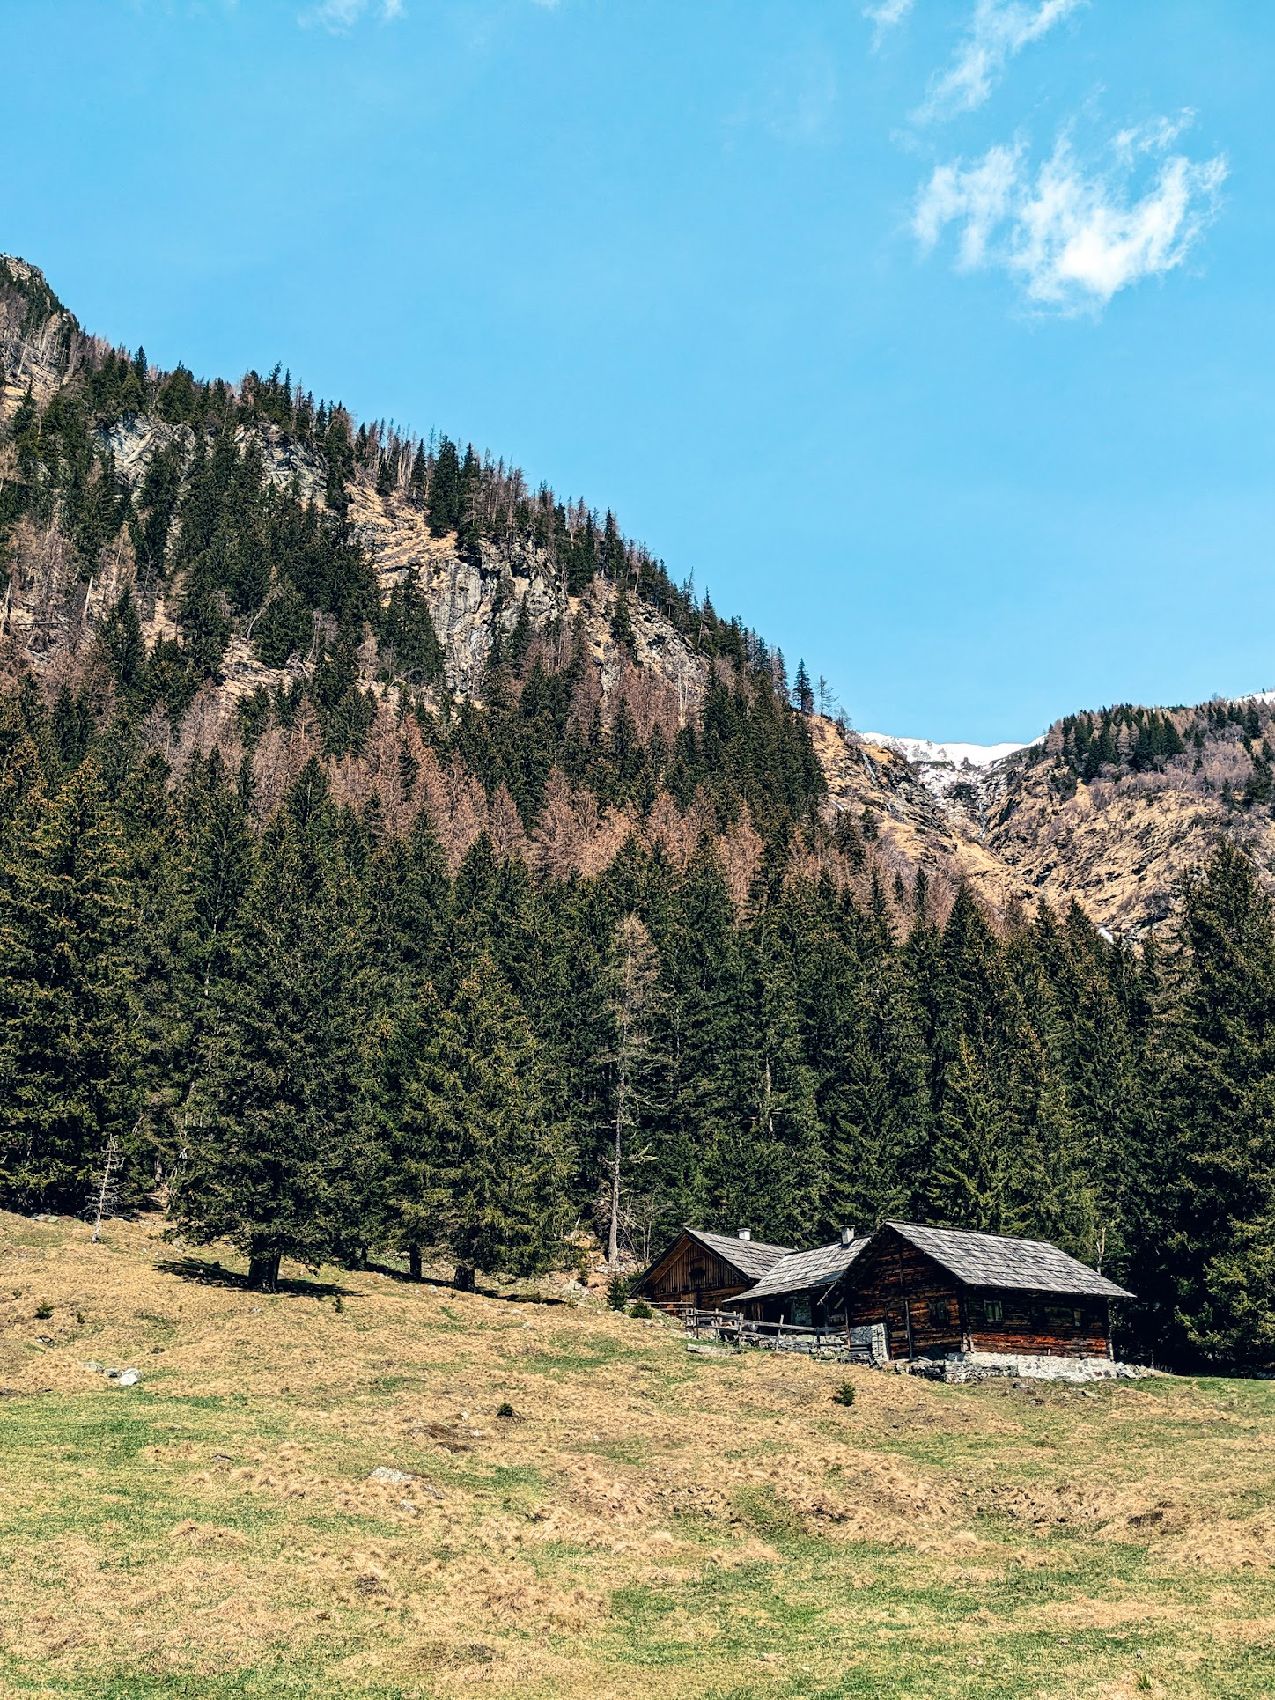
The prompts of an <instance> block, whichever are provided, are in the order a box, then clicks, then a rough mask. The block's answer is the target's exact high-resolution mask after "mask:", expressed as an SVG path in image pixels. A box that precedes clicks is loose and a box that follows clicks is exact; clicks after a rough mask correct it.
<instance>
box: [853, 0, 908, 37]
mask: <svg viewBox="0 0 1275 1700" xmlns="http://www.w3.org/2000/svg"><path fill="white" fill-rule="evenodd" d="M915 5H916V0H876V4H875V5H870V6H865V7H864V8H863V15H864V17H865V18H867V19H868V21H869V22H870V23H873V24H875V25H876V33H875V35H874V37H873V46H874V47H879V46H880V45H881V39H882V37H883V36H885V35H887V34H888V33H889V32H890V30H892V29H897V28H898V27H899V25H900V24H901V23H902V22H903V21H904V19H905V18H906V17H907V16H908V14H909V13H910V12H911V10H912V8H913V7H914V6H915Z"/></svg>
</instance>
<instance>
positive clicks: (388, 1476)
mask: <svg viewBox="0 0 1275 1700" xmlns="http://www.w3.org/2000/svg"><path fill="white" fill-rule="evenodd" d="M367 1479H368V1481H370V1482H386V1483H388V1485H389V1486H390V1487H404V1486H406V1484H407V1483H408V1482H414V1481H415V1480H416V1477H415V1476H414V1475H413V1474H412V1472H411V1471H410V1470H392V1469H390V1467H389V1465H388V1464H378V1465H377V1466H376V1468H375V1469H374V1470H371V1471H369V1472H368V1478H367Z"/></svg>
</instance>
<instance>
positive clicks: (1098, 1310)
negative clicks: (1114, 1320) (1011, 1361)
mask: <svg viewBox="0 0 1275 1700" xmlns="http://www.w3.org/2000/svg"><path fill="white" fill-rule="evenodd" d="M966 1308H967V1312H968V1317H969V1343H970V1349H971V1350H972V1351H975V1352H1023V1353H1029V1354H1031V1355H1032V1356H1036V1357H1062V1358H1105V1357H1109V1356H1110V1355H1111V1344H1110V1337H1111V1329H1110V1322H1109V1308H1110V1307H1109V1306H1108V1303H1107V1301H1106V1299H1095V1298H1069V1297H1067V1296H1066V1295H1065V1294H1059V1293H1029V1292H1014V1291H1010V1290H1007V1289H1004V1288H1001V1289H998V1290H996V1291H974V1290H971V1291H970V1292H969V1293H968V1294H967V1297H966Z"/></svg>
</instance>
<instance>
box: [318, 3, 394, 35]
mask: <svg viewBox="0 0 1275 1700" xmlns="http://www.w3.org/2000/svg"><path fill="white" fill-rule="evenodd" d="M405 10H406V8H405V6H404V4H403V0H319V3H318V4H317V5H315V6H311V7H309V8H308V10H306V11H304V12H302V13H301V16H300V19H299V22H300V23H302V24H304V25H306V26H307V27H308V26H310V25H312V24H317V25H318V26H319V28H320V29H325V30H331V31H332V33H333V34H334V35H341V34H343V33H344V32H345V31H346V30H350V29H353V28H354V26H355V24H358V23H362V21H363V19H364V18H377V19H379V20H380V22H381V23H383V24H392V23H393V22H394V20H395V19H396V18H401V17H402V16H403V13H404V11H405Z"/></svg>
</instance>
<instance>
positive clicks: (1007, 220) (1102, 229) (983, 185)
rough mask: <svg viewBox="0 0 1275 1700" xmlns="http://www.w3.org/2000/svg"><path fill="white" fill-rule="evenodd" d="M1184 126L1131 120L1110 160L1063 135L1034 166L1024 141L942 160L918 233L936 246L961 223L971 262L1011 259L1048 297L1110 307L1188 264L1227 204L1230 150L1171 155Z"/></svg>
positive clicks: (962, 262)
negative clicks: (1206, 155) (973, 156)
mask: <svg viewBox="0 0 1275 1700" xmlns="http://www.w3.org/2000/svg"><path fill="white" fill-rule="evenodd" d="M1183 127H1184V125H1183V123H1182V121H1177V122H1176V124H1175V123H1174V121H1171V120H1163V119H1162V120H1157V121H1156V124H1155V125H1144V126H1141V127H1140V128H1139V129H1138V130H1137V131H1121V132H1120V133H1119V134H1118V135H1117V136H1115V137H1114V138H1113V139H1112V142H1111V145H1110V150H1109V151H1110V156H1111V163H1110V164H1108V165H1106V166H1105V167H1104V166H1095V167H1087V166H1086V165H1084V164H1083V163H1082V162H1081V161H1080V160H1079V159H1078V158H1077V157H1076V154H1075V151H1074V149H1073V147H1072V145H1071V143H1070V141H1069V140H1068V139H1067V138H1065V137H1064V138H1063V139H1061V140H1060V141H1059V142H1058V143H1057V144H1056V145H1055V147H1054V151H1053V153H1052V154H1051V155H1050V156H1049V158H1048V159H1047V160H1045V161H1044V163H1043V164H1041V165H1040V166H1039V167H1037V168H1035V169H1034V170H1033V168H1032V166H1031V164H1030V161H1029V160H1028V158H1027V153H1026V149H1025V147H1024V146H1023V144H1022V143H1018V144H1016V145H1015V146H1013V147H1003V146H1002V147H994V148H989V149H988V151H987V153H985V154H984V155H983V156H982V158H981V159H978V160H975V161H974V162H973V163H972V164H969V165H966V164H965V163H964V161H961V160H957V161H955V162H953V163H951V164H948V165H940V166H939V167H938V168H937V169H936V170H935V171H934V173H933V174H932V176H931V177H930V179H929V181H928V182H927V183H926V184H925V186H924V187H923V188H922V190H921V192H920V194H919V196H918V197H917V202H916V207H915V210H914V213H913V218H912V230H913V234H914V235H915V236H916V238H917V241H918V242H919V243H920V244H921V246H922V248H923V249H925V250H926V251H927V252H928V251H930V250H932V249H933V248H934V247H935V246H936V245H937V244H938V242H939V240H940V238H941V237H942V236H943V234H944V232H945V231H946V230H947V229H948V227H949V226H951V227H953V229H954V231H955V233H956V239H957V265H958V266H959V267H960V268H961V269H963V270H968V271H974V270H980V269H984V268H995V269H998V270H1001V271H1004V272H1006V273H1007V274H1008V275H1009V276H1011V277H1013V278H1015V279H1016V280H1017V282H1018V283H1019V285H1020V287H1021V288H1022V290H1023V292H1024V294H1025V295H1026V297H1027V299H1028V300H1029V301H1031V302H1032V303H1034V304H1035V305H1036V306H1038V307H1040V308H1042V309H1049V310H1053V311H1057V312H1063V313H1074V312H1081V311H1084V310H1085V309H1086V308H1089V309H1094V310H1096V309H1100V308H1102V307H1104V306H1106V304H1107V302H1108V301H1110V300H1111V298H1112V296H1114V295H1116V294H1118V293H1119V291H1120V290H1122V289H1127V288H1128V287H1129V286H1130V285H1131V284H1134V283H1138V282H1139V281H1140V280H1141V279H1143V278H1146V277H1156V276H1160V275H1163V274H1164V273H1165V272H1169V271H1172V270H1173V269H1174V268H1175V267H1176V266H1180V265H1181V264H1182V262H1183V260H1184V259H1185V258H1186V257H1187V255H1188V253H1190V251H1191V249H1192V248H1193V247H1194V245H1195V243H1196V241H1197V240H1198V239H1199V236H1200V234H1201V232H1202V231H1203V230H1204V229H1205V227H1206V226H1207V225H1208V224H1209V222H1210V221H1211V219H1212V218H1213V216H1214V214H1215V213H1216V211H1217V207H1218V202H1219V198H1220V194H1221V189H1222V184H1223V183H1224V181H1225V179H1226V158H1225V156H1224V155H1222V154H1218V155H1216V156H1215V157H1214V158H1213V159H1208V160H1202V161H1193V160H1190V159H1188V158H1187V157H1186V156H1185V155H1184V154H1180V153H1179V154H1173V155H1168V153H1167V150H1168V148H1169V147H1170V146H1172V143H1173V141H1174V140H1175V139H1176V138H1177V136H1178V135H1179V134H1180V133H1181V130H1182V129H1183ZM1152 155H1154V156H1159V157H1158V159H1157V162H1156V164H1155V166H1154V168H1152V170H1151V175H1150V178H1149V181H1148V180H1146V176H1145V174H1146V172H1147V169H1148V167H1147V159H1148V156H1152ZM1140 162H1141V169H1142V171H1143V174H1144V176H1143V180H1142V181H1139V180H1138V170H1139V164H1140Z"/></svg>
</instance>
